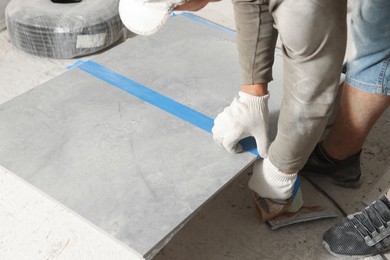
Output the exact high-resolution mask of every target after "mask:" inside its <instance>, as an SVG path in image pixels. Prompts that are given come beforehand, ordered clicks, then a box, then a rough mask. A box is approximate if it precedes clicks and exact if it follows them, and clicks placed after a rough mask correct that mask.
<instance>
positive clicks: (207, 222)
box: [0, 1, 390, 260]
mask: <svg viewBox="0 0 390 260" xmlns="http://www.w3.org/2000/svg"><path fill="white" fill-rule="evenodd" d="M198 15H200V16H202V17H204V18H207V19H209V20H211V21H214V22H216V23H218V24H221V25H224V26H226V27H229V28H234V19H233V11H232V7H231V4H230V2H229V1H223V2H219V3H214V4H211V5H209V6H208V7H206V8H205V9H204V10H202V11H201V12H199V13H198ZM0 46H1V48H0V78H1V85H0V103H3V102H6V101H7V100H10V99H12V98H14V97H16V96H18V95H20V94H22V93H24V92H25V91H27V90H29V89H31V88H34V87H35V86H37V85H39V84H41V83H43V82H45V81H47V80H49V79H51V78H53V77H55V76H57V75H59V74H61V73H62V72H64V71H66V66H68V65H71V64H73V63H74V62H75V60H54V59H46V58H40V57H34V56H31V55H28V54H25V53H23V52H20V51H18V50H16V49H15V48H14V47H13V46H12V45H11V44H10V42H9V38H8V35H7V32H6V31H2V32H0ZM237 87H238V86H237ZM388 129H390V110H388V111H387V112H386V113H385V114H384V115H383V116H382V117H381V118H380V120H379V121H378V122H377V124H376V125H375V127H374V129H373V130H372V132H371V133H370V136H369V138H368V140H367V142H366V144H365V147H364V150H363V153H362V170H363V185H362V186H361V187H360V188H359V189H344V188H340V187H337V186H335V185H332V184H329V183H325V182H324V183H320V186H321V187H322V188H323V189H324V190H326V191H327V192H328V193H329V194H330V195H331V196H332V197H333V198H334V199H335V200H336V201H337V202H338V203H339V204H340V206H341V207H342V208H343V209H344V210H345V211H346V212H347V213H352V212H354V211H356V210H358V209H361V208H362V207H363V206H364V205H363V204H362V200H363V199H364V198H365V197H366V196H367V194H369V193H372V192H375V190H374V189H376V188H377V182H378V180H380V178H381V177H382V176H383V175H384V174H385V173H386V172H388V170H387V169H388V168H389V166H390V138H389V136H388ZM247 181H248V176H247V175H246V174H242V175H241V176H239V177H238V178H237V179H236V180H235V181H233V182H232V183H230V184H229V185H228V186H227V187H226V188H225V189H224V190H223V191H222V192H221V193H220V194H218V195H217V196H215V197H214V198H212V199H211V200H210V202H209V203H208V204H207V205H206V206H205V207H204V208H202V209H201V210H200V211H199V213H198V214H197V215H196V216H195V217H194V218H193V219H192V220H190V222H189V223H188V224H187V225H186V226H185V227H184V228H183V229H182V230H181V231H180V232H179V233H178V234H177V235H176V236H175V237H174V238H173V239H172V240H171V242H170V243H168V245H166V246H165V248H164V249H163V250H162V251H161V252H160V253H159V254H158V255H157V256H156V257H155V258H154V259H156V260H165V259H171V260H172V259H191V260H195V259H213V260H214V259H335V257H333V256H331V255H329V254H328V253H327V252H326V251H325V250H324V249H323V247H322V245H321V239H322V234H323V232H324V231H325V230H327V229H328V228H329V227H331V226H332V225H333V224H335V223H336V222H337V219H327V220H319V221H314V222H310V223H304V224H297V225H293V226H290V227H286V228H283V229H280V230H277V231H270V230H269V229H268V227H266V226H265V225H264V224H261V223H259V221H258V219H257V213H256V211H255V209H254V208H253V205H252V202H251V198H250V194H249V190H248V188H247ZM0 183H1V181H0ZM20 185H25V184H20ZM303 188H304V194H305V199H306V200H307V201H309V202H313V203H318V202H319V203H321V204H325V205H328V206H332V204H331V203H330V202H329V201H328V200H327V199H326V198H325V197H324V196H323V195H322V194H320V193H319V192H318V191H317V190H315V189H314V188H313V187H312V186H311V185H310V184H308V183H304V187H303ZM373 190H374V191H373ZM381 192H383V190H379V191H378V194H380V193H381ZM3 199H4V198H3ZM0 202H1V201H0ZM0 238H1V236H0ZM0 241H1V240H0ZM0 244H1V243H0ZM0 255H1V254H0ZM383 257H384V258H386V259H387V258H390V254H388V255H384V256H383ZM9 259H11V258H9ZM42 259H43V258H42ZM50 259H60V257H58V258H55V257H53V258H50ZM61 259H66V258H61Z"/></svg>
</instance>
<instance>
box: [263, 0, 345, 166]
mask: <svg viewBox="0 0 390 260" xmlns="http://www.w3.org/2000/svg"><path fill="white" fill-rule="evenodd" d="M276 2H277V3H278V4H277V5H276V4H275V3H276ZM270 8H271V11H272V14H273V17H274V20H275V23H276V25H277V29H278V31H279V34H280V37H281V40H282V44H283V49H282V51H283V62H284V87H283V91H284V93H283V100H282V106H281V110H280V115H279V123H278V133H277V136H276V138H275V140H274V141H273V142H272V144H271V146H270V150H269V159H270V161H271V162H272V164H273V165H275V166H276V167H277V168H278V169H279V170H281V171H283V172H285V173H294V172H297V171H298V170H300V169H301V168H302V167H303V165H304V164H305V162H306V160H307V158H308V157H309V155H310V153H311V151H312V150H313V148H314V147H315V145H316V143H317V142H318V140H319V139H320V137H321V135H322V132H323V130H324V128H325V126H326V124H327V121H328V117H329V116H330V115H331V112H332V109H333V107H334V100H335V96H336V93H337V87H338V82H339V79H340V71H341V66H342V62H343V59H344V55H345V48H346V8H347V2H346V1H345V0H332V1H322V0H318V1H292V0H285V1H275V2H272V1H271V5H270Z"/></svg>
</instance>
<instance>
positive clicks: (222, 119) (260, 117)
mask: <svg viewBox="0 0 390 260" xmlns="http://www.w3.org/2000/svg"><path fill="white" fill-rule="evenodd" d="M239 96H240V97H239V98H237V97H235V98H234V100H233V102H232V103H231V104H230V106H228V107H226V108H225V109H224V110H223V112H222V113H220V114H219V115H218V116H217V117H216V118H215V120H214V127H213V129H212V130H211V131H212V133H213V138H214V140H215V142H216V143H217V144H219V145H221V146H222V147H224V148H225V149H226V150H228V151H229V152H232V153H238V152H241V151H242V150H243V148H242V147H241V145H240V144H239V143H238V142H239V141H240V140H241V139H244V138H246V137H248V136H253V137H254V138H255V139H256V144H257V151H258V152H259V154H260V156H261V157H263V158H265V157H267V156H268V147H269V140H268V128H269V126H268V125H269V111H268V99H269V94H267V95H265V96H261V97H258V96H253V95H250V94H247V93H244V92H241V91H240V92H239Z"/></svg>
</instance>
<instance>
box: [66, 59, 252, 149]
mask: <svg viewBox="0 0 390 260" xmlns="http://www.w3.org/2000/svg"><path fill="white" fill-rule="evenodd" d="M68 68H70V69H72V68H78V69H80V70H82V71H84V72H87V73H88V74H90V75H92V76H94V77H96V78H99V79H101V80H103V81H105V82H107V83H109V84H110V85H112V86H115V87H117V88H119V89H121V90H124V91H126V92H127V93H129V94H131V95H134V96H136V97H138V98H140V99H141V100H143V101H146V102H148V103H149V104H151V105H153V106H156V107H158V108H160V109H162V110H164V111H166V112H168V113H170V114H172V115H174V116H176V117H178V118H180V119H183V120H185V121H187V122H188V123H191V124H192V125H194V126H197V127H199V128H201V129H203V130H205V131H207V132H209V133H211V129H212V127H213V125H214V120H213V119H212V118H210V117H208V116H206V115H204V114H202V113H200V112H198V111H196V110H194V109H192V108H189V107H187V106H185V105H183V104H181V103H179V102H177V101H175V100H173V99H171V98H169V97H166V96H164V95H161V94H160V93H158V92H156V91H154V90H152V89H150V88H148V87H146V86H143V85H142V84H140V83H138V82H135V81H133V80H131V79H128V78H126V77H124V76H122V75H120V74H118V73H116V72H114V71H112V70H110V69H108V68H106V67H104V66H101V65H99V64H98V63H96V62H93V61H86V62H83V61H77V62H76V63H75V64H74V65H73V66H69V67H68ZM240 144H241V145H242V147H243V148H244V149H245V150H246V151H249V152H251V153H252V154H254V155H256V156H259V154H258V152H257V149H256V142H255V140H254V138H252V137H249V138H245V139H244V140H241V141H240Z"/></svg>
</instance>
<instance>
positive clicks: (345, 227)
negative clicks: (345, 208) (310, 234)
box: [322, 196, 390, 258]
mask: <svg viewBox="0 0 390 260" xmlns="http://www.w3.org/2000/svg"><path fill="white" fill-rule="evenodd" d="M322 243H323V244H324V246H325V248H326V249H327V250H328V251H329V252H330V253H331V254H332V255H334V256H343V257H346V256H349V257H356V258H361V257H368V256H373V255H377V254H380V253H383V252H385V251H387V250H389V249H390V202H389V200H388V199H387V198H386V196H382V197H381V198H380V199H378V200H376V201H375V202H373V203H372V204H371V205H370V206H368V207H366V208H365V209H364V210H363V211H360V212H357V213H355V214H353V215H349V216H347V217H346V218H343V219H342V220H341V221H340V222H339V223H337V224H336V225H335V226H333V227H332V228H331V229H329V230H328V231H326V232H325V234H324V237H323V242H322Z"/></svg>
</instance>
